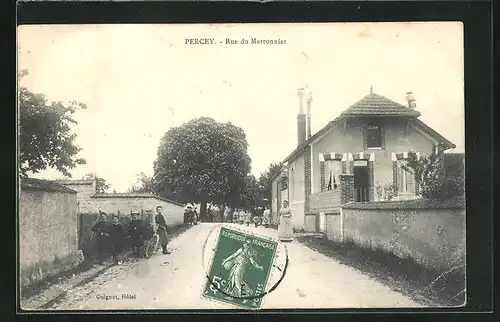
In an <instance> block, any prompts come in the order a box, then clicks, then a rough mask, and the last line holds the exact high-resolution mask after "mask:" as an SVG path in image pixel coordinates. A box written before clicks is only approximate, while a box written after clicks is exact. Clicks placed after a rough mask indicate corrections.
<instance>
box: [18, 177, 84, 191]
mask: <svg viewBox="0 0 500 322" xmlns="http://www.w3.org/2000/svg"><path fill="white" fill-rule="evenodd" d="M21 189H22V190H42V191H51V192H65V193H76V191H75V190H73V189H70V188H68V187H66V186H63V185H61V184H58V183H56V182H54V181H48V180H41V179H34V178H26V179H23V180H22V181H21Z"/></svg>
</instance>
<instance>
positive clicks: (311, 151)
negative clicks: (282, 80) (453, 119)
mask: <svg viewBox="0 0 500 322" xmlns="http://www.w3.org/2000/svg"><path fill="white" fill-rule="evenodd" d="M298 96H299V113H298V115H297V135H298V144H297V147H296V149H295V150H293V151H292V152H291V153H290V154H289V155H288V156H287V157H286V158H285V159H284V160H283V161H282V164H283V169H282V171H281V173H277V174H275V175H274V177H273V178H272V200H271V208H272V213H273V218H274V219H276V218H277V213H278V212H279V209H280V207H281V206H282V202H283V200H285V199H286V200H288V201H289V204H290V207H291V210H292V213H293V226H294V228H295V229H299V230H300V229H305V227H306V226H308V225H307V224H306V222H307V221H308V219H307V218H306V217H308V216H307V215H316V214H320V213H321V214H324V213H332V212H339V211H340V205H341V203H342V202H343V200H354V201H355V202H368V201H377V200H383V199H384V197H387V194H388V193H391V191H392V193H393V194H394V195H395V198H396V199H413V198H417V197H418V195H419V192H418V189H417V187H416V185H415V180H414V178H413V175H412V174H411V173H409V172H406V171H404V170H403V168H402V167H401V166H402V165H403V164H404V162H405V158H407V155H408V152H409V151H415V152H416V153H417V154H420V155H428V154H429V153H431V152H432V149H439V150H440V151H445V150H448V149H451V148H454V147H455V145H454V144H453V143H452V142H450V141H449V140H447V139H446V138H444V137H443V136H442V135H440V134H439V133H437V132H436V131H435V130H433V129H432V128H430V127H429V126H428V125H426V124H425V123H424V122H422V121H421V120H420V119H419V116H420V112H419V111H418V110H417V109H416V104H415V99H414V98H413V94H412V93H407V103H408V104H407V106H404V105H401V104H399V103H397V102H394V101H392V100H390V99H388V98H386V97H383V96H381V95H379V94H376V93H374V92H373V89H370V92H369V93H368V95H366V96H365V97H363V98H362V99H361V100H359V101H358V102H356V103H354V104H353V105H351V106H350V107H348V108H347V109H346V110H344V111H343V112H342V113H341V114H340V116H338V117H337V118H335V119H334V120H332V121H330V122H329V123H328V124H327V125H326V126H325V127H323V128H322V129H321V130H319V131H318V132H317V133H315V134H314V135H311V126H310V124H311V102H312V97H311V96H310V95H309V97H308V98H307V114H306V113H305V112H304V107H303V99H304V96H305V94H304V90H303V89H299V93H298ZM342 191H344V196H343V195H342ZM348 194H353V196H349V195H348ZM318 225H320V223H317V224H316V226H318Z"/></svg>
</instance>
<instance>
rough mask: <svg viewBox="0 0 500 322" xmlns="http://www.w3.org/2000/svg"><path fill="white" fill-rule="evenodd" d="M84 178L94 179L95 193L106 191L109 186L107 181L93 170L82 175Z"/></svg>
mask: <svg viewBox="0 0 500 322" xmlns="http://www.w3.org/2000/svg"><path fill="white" fill-rule="evenodd" d="M82 179H84V180H95V182H96V184H95V186H96V189H95V190H96V193H106V192H107V191H108V189H109V188H110V187H111V185H110V184H108V183H107V181H106V180H105V179H104V178H102V177H100V176H99V175H98V174H97V173H95V172H90V173H87V174H86V175H85V176H83V178H82Z"/></svg>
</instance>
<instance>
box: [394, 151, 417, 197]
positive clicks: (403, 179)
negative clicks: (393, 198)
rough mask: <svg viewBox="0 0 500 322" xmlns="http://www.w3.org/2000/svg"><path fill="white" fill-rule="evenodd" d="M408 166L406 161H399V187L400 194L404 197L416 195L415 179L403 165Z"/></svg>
mask: <svg viewBox="0 0 500 322" xmlns="http://www.w3.org/2000/svg"><path fill="white" fill-rule="evenodd" d="M405 164H406V161H405V160H399V161H398V170H397V185H398V193H399V194H404V195H412V196H414V195H415V177H414V175H413V173H411V172H409V171H406V170H405V169H403V165H405Z"/></svg>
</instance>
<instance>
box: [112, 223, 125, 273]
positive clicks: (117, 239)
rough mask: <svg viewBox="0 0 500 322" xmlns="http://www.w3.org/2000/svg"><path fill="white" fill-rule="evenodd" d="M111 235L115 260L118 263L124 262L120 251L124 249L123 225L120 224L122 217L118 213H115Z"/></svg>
mask: <svg viewBox="0 0 500 322" xmlns="http://www.w3.org/2000/svg"><path fill="white" fill-rule="evenodd" d="M110 237H111V254H112V255H113V260H114V261H115V263H117V264H118V265H121V264H122V261H121V260H120V252H121V251H122V242H123V237H124V236H123V227H122V225H120V218H119V217H118V215H113V224H112V225H111V227H110Z"/></svg>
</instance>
